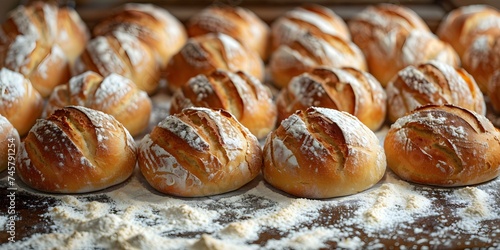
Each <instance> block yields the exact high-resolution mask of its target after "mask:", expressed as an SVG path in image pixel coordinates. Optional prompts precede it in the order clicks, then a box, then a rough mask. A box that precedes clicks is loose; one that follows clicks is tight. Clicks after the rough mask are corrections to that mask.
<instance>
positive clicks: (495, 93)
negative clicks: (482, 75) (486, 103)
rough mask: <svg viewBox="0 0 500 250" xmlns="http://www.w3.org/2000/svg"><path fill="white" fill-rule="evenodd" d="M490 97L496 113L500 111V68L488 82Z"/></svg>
mask: <svg viewBox="0 0 500 250" xmlns="http://www.w3.org/2000/svg"><path fill="white" fill-rule="evenodd" d="M487 93H488V97H489V98H490V104H491V106H492V107H493V110H494V111H495V112H496V113H500V69H497V70H496V71H495V72H494V73H493V75H492V76H491V78H490V81H489V82H488V90H487Z"/></svg>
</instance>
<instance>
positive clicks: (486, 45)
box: [462, 34, 500, 94]
mask: <svg viewBox="0 0 500 250" xmlns="http://www.w3.org/2000/svg"><path fill="white" fill-rule="evenodd" d="M462 64H463V67H464V69H465V70H467V72H469V73H470V74H471V75H472V76H473V77H474V79H475V80H476V82H477V84H478V85H479V88H480V89H481V90H482V91H483V93H485V94H487V93H488V92H487V90H488V83H489V82H490V79H491V77H492V75H493V73H494V72H495V70H497V69H498V68H500V34H499V35H497V36H489V35H482V36H478V37H477V38H476V40H474V41H473V42H472V43H471V45H470V46H469V47H468V48H467V49H465V51H464V54H463V56H462Z"/></svg>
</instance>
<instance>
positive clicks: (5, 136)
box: [0, 115, 21, 172]
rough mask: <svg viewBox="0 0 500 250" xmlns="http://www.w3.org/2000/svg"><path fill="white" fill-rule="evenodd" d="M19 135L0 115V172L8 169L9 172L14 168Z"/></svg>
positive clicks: (19, 141)
mask: <svg viewBox="0 0 500 250" xmlns="http://www.w3.org/2000/svg"><path fill="white" fill-rule="evenodd" d="M19 143H21V140H20V138H19V133H18V132H17V130H16V128H14V126H12V124H11V123H10V122H9V120H7V118H5V117H4V116H2V115H0V172H1V171H4V170H5V169H7V168H9V171H10V170H11V169H13V167H14V166H15V161H14V159H15V156H16V154H17V152H18V150H19Z"/></svg>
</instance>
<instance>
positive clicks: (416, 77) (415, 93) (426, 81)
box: [386, 61, 486, 123]
mask: <svg viewBox="0 0 500 250" xmlns="http://www.w3.org/2000/svg"><path fill="white" fill-rule="evenodd" d="M386 92H387V104H388V110H387V113H388V118H389V121H390V122H391V123H393V122H395V121H396V120H397V119H398V118H400V117H402V116H404V115H405V114H406V113H408V112H410V111H412V110H414V109H415V108H417V107H419V106H422V105H426V104H454V105H457V106H460V107H464V108H466V109H470V110H473V111H475V112H477V113H479V114H482V115H484V114H485V113H486V104H485V102H484V98H483V94H482V93H481V90H480V89H479V87H478V86H477V84H476V82H475V81H474V78H473V77H472V76H471V75H469V74H468V73H467V72H466V71H465V70H463V69H461V68H453V67H452V66H450V65H447V64H445V63H442V62H438V61H429V62H427V63H423V64H420V65H418V66H417V67H414V66H408V67H406V68H404V69H403V70H401V71H399V73H398V74H397V76H396V77H395V78H394V79H393V80H392V81H391V82H390V83H389V85H388V86H387V88H386Z"/></svg>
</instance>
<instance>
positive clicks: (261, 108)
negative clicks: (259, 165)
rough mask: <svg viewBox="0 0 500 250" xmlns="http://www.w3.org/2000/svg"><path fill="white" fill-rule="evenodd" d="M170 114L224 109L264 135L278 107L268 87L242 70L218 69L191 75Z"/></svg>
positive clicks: (261, 136) (179, 92)
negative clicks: (204, 73) (194, 110)
mask: <svg viewBox="0 0 500 250" xmlns="http://www.w3.org/2000/svg"><path fill="white" fill-rule="evenodd" d="M171 104H172V105H171V107H170V114H176V113H180V112H181V111H182V110H183V109H184V108H188V107H207V108H212V109H224V110H226V111H228V112H229V113H231V114H232V115H233V116H234V117H235V118H236V119H237V120H238V121H239V122H241V124H243V126H245V127H246V128H248V129H249V130H250V132H252V134H254V135H255V136H256V137H257V138H264V137H265V136H266V135H267V134H268V133H269V132H270V131H271V130H272V129H273V128H274V126H275V124H276V117H277V110H276V104H275V103H274V102H273V96H272V93H271V91H270V90H269V88H268V87H267V86H265V85H263V84H262V83H261V82H260V81H259V80H258V79H257V78H255V77H253V76H251V75H249V74H246V73H244V72H242V71H238V72H236V73H231V72H229V71H227V70H216V71H213V72H212V73H211V74H209V75H207V76H206V75H203V74H200V75H198V76H195V77H193V78H191V79H190V80H189V81H188V83H187V84H184V85H183V86H182V88H180V89H179V90H177V91H176V92H175V93H174V95H173V99H172V102H171Z"/></svg>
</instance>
